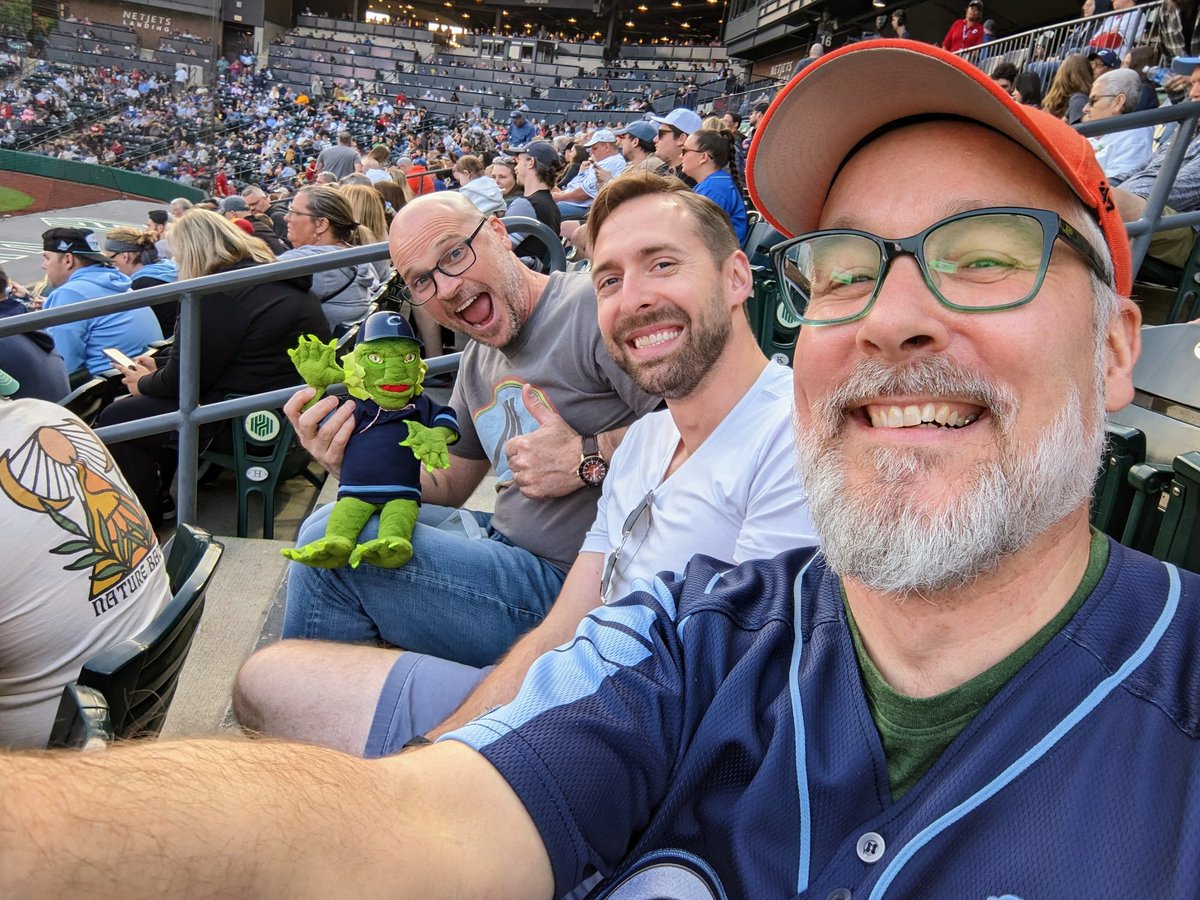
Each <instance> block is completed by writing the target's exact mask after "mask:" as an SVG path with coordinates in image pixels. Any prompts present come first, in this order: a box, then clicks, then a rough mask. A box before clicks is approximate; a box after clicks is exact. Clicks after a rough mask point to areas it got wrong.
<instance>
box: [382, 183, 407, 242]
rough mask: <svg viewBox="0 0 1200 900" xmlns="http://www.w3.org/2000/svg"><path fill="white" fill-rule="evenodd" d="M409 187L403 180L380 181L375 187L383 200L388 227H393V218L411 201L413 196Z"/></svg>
mask: <svg viewBox="0 0 1200 900" xmlns="http://www.w3.org/2000/svg"><path fill="white" fill-rule="evenodd" d="M407 186H408V182H407V181H406V180H405V179H403V178H401V179H400V180H399V181H378V182H376V183H375V184H374V185H373V187H374V188H375V192H376V193H377V194H379V196H380V197H382V198H383V211H384V215H385V216H386V217H387V221H388V227H391V224H392V216H394V215H395V214H396V213H398V212H399V211H400V210H401V209H403V208H404V204H405V203H407V202H408V201H409V199H410V196H411V195H410V194H409V192H408V190H407ZM385 233H386V232H385Z"/></svg>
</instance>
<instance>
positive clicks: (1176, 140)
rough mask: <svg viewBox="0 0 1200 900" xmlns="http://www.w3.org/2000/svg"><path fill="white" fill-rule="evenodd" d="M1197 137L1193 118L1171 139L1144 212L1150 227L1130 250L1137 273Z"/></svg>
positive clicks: (1144, 218) (1185, 120)
mask: <svg viewBox="0 0 1200 900" xmlns="http://www.w3.org/2000/svg"><path fill="white" fill-rule="evenodd" d="M1195 133H1196V117H1195V116H1190V117H1188V118H1186V119H1183V120H1182V121H1181V122H1180V123H1179V127H1178V128H1176V129H1175V135H1174V136H1173V137H1172V138H1171V148H1170V149H1169V150H1168V151H1167V155H1166V157H1165V158H1164V159H1163V163H1162V168H1160V169H1159V171H1158V176H1157V177H1156V178H1155V179H1154V186H1153V187H1152V188H1151V189H1150V196H1148V197H1147V198H1146V206H1145V208H1144V209H1143V210H1142V220H1143V221H1145V222H1147V223H1149V227H1148V228H1147V229H1146V230H1145V231H1144V232H1142V233H1141V234H1138V235H1136V236H1135V237H1134V239H1133V241H1132V242H1131V245H1130V248H1129V249H1130V254H1131V256H1132V266H1133V271H1134V272H1137V270H1138V269H1140V268H1141V265H1142V260H1144V259H1145V258H1146V253H1147V251H1149V249H1150V241H1151V240H1153V238H1154V229H1155V228H1157V227H1158V223H1159V220H1160V219H1162V211H1163V207H1164V206H1166V205H1167V198H1168V197H1169V196H1170V195H1171V187H1172V186H1173V185H1174V184H1175V176H1176V175H1178V174H1179V168H1180V166H1181V165H1182V163H1183V154H1184V153H1185V152H1186V151H1187V148H1188V145H1189V144H1190V143H1191V142H1192V135H1194V134H1195Z"/></svg>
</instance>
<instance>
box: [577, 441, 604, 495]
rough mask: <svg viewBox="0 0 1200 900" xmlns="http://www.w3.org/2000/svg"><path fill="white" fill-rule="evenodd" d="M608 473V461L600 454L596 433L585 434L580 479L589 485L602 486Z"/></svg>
mask: <svg viewBox="0 0 1200 900" xmlns="http://www.w3.org/2000/svg"><path fill="white" fill-rule="evenodd" d="M607 474H608V462H607V461H606V460H605V459H604V457H603V456H601V455H600V444H599V443H598V442H597V441H596V436H595V435H594V434H585V435H584V436H583V456H582V458H580V460H579V480H580V481H582V482H583V483H584V484H585V485H587V486H588V487H600V485H601V484H603V483H604V476H605V475H607Z"/></svg>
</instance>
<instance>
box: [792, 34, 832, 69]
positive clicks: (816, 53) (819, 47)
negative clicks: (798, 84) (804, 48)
mask: <svg viewBox="0 0 1200 900" xmlns="http://www.w3.org/2000/svg"><path fill="white" fill-rule="evenodd" d="M824 55H825V45H824V44H822V43H821V42H820V41H817V42H815V43H813V44H811V45H810V46H809V48H808V56H805V57H802V58H801V59H800V60H798V61H797V62H796V68H794V69H792V77H793V78H795V77H796V76H797V75H799V74H800V73H801V72H803V71H804V69H805V67H806V66H810V65H812V64H813V63H814V62H816V61H817V60H818V59H820V58H821V57H822V56H824Z"/></svg>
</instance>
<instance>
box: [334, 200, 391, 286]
mask: <svg viewBox="0 0 1200 900" xmlns="http://www.w3.org/2000/svg"><path fill="white" fill-rule="evenodd" d="M338 193H340V194H341V195H342V196H343V197H344V198H345V199H346V203H348V204H349V205H350V214H351V215H353V216H354V221H356V222H358V227H359V237H360V238H361V239H362V242H363V243H364V244H378V243H381V242H383V241H386V240H387V235H388V224H387V216H386V215H385V214H384V208H383V198H382V197H381V196H380V195H379V192H378V191H377V190H375V189H374V188H373V187H368V186H366V185H361V184H346V185H342V186H341V187H340V188H338ZM371 265H372V266H373V267H374V269H375V276H376V277H377V278H378V279H379V283H380V284H383V283H384V282H386V281H387V280H388V279H389V278H391V277H392V264H391V263H390V262H389V261H388V260H387V258H386V257H385V258H384V259H381V260H377V261H376V262H373V263H371Z"/></svg>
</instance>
